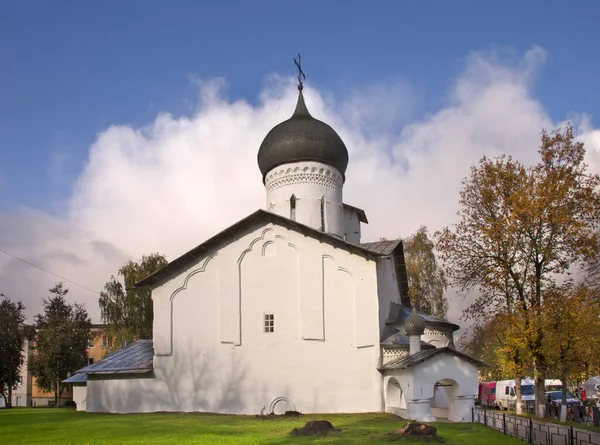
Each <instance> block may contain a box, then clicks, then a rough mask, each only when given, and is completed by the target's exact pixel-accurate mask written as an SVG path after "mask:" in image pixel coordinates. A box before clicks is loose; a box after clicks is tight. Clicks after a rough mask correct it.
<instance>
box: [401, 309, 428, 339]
mask: <svg viewBox="0 0 600 445" xmlns="http://www.w3.org/2000/svg"><path fill="white" fill-rule="evenodd" d="M404 330H405V331H406V335H409V336H410V335H423V332H425V320H424V319H423V317H421V316H420V315H419V314H418V312H417V311H416V310H414V309H413V311H412V314H410V317H408V318H407V319H406V321H405V322H404Z"/></svg>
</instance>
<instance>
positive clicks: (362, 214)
mask: <svg viewBox="0 0 600 445" xmlns="http://www.w3.org/2000/svg"><path fill="white" fill-rule="evenodd" d="M344 207H345V208H347V209H350V210H354V211H355V212H356V215H357V216H358V220H359V221H360V222H361V223H365V224H369V220H368V219H367V214H366V213H365V211H364V210H363V209H359V208H358V207H354V206H351V205H350V204H346V203H344Z"/></svg>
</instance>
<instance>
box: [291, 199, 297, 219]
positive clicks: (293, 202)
mask: <svg viewBox="0 0 600 445" xmlns="http://www.w3.org/2000/svg"><path fill="white" fill-rule="evenodd" d="M290 219H291V220H293V221H296V195H292V197H291V198H290Z"/></svg>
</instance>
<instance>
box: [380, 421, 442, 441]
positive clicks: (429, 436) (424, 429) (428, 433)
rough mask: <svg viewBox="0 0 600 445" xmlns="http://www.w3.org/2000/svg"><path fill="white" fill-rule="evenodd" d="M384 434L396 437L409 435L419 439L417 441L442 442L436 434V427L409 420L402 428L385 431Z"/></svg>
mask: <svg viewBox="0 0 600 445" xmlns="http://www.w3.org/2000/svg"><path fill="white" fill-rule="evenodd" d="M386 436H396V437H397V438H398V439H400V438H404V437H411V438H415V439H419V442H421V441H423V442H431V441H435V442H443V440H442V439H441V438H440V437H439V436H438V434H437V429H436V428H435V427H434V426H433V425H427V424H425V423H419V422H409V423H407V424H406V426H405V427H404V428H400V429H399V430H395V431H392V432H391V433H387V434H386Z"/></svg>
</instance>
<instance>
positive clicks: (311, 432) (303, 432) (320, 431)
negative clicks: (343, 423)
mask: <svg viewBox="0 0 600 445" xmlns="http://www.w3.org/2000/svg"><path fill="white" fill-rule="evenodd" d="M332 431H341V429H340V428H335V427H334V426H333V424H332V423H331V422H330V421H329V420H311V421H310V422H306V423H305V424H304V426H303V427H302V428H294V429H293V430H292V434H293V435H294V436H324V435H327V434H329V433H330V432H332Z"/></svg>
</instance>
